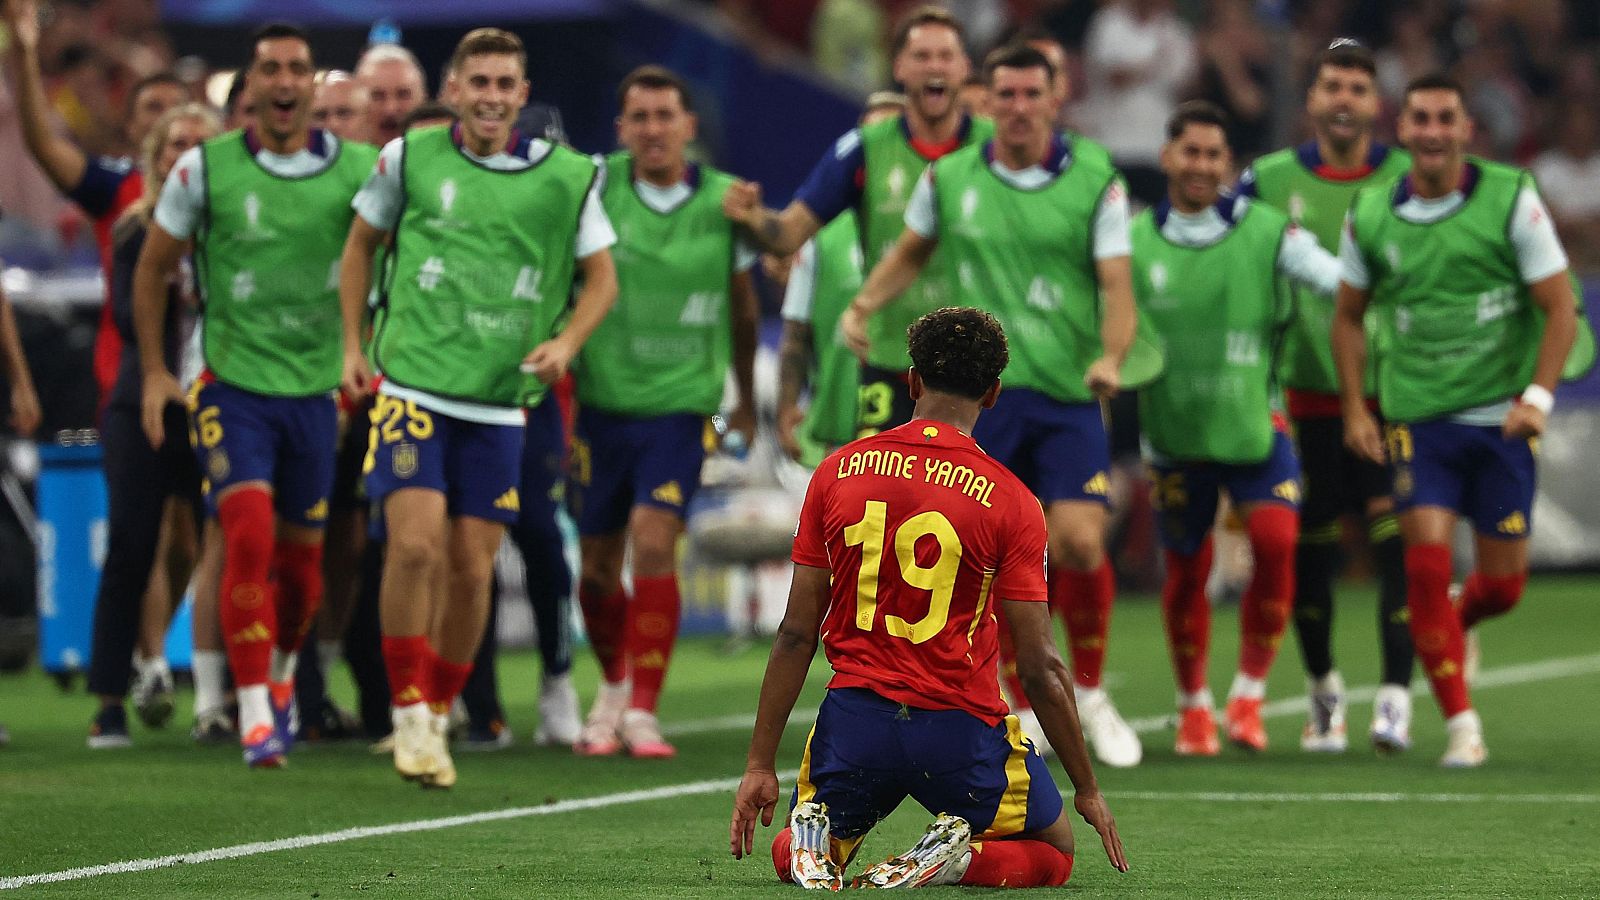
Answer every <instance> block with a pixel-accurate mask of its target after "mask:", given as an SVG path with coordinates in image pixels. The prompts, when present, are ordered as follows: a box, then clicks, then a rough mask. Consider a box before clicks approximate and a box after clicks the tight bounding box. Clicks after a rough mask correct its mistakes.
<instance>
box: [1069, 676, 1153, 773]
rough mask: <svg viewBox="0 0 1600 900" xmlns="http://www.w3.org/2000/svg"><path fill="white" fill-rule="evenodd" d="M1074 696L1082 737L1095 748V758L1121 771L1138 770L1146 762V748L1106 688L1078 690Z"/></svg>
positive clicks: (1075, 690)
mask: <svg viewBox="0 0 1600 900" xmlns="http://www.w3.org/2000/svg"><path fill="white" fill-rule="evenodd" d="M1074 693H1075V694H1076V695H1077V699H1078V719H1079V721H1080V722H1081V723H1082V725H1083V735H1084V737H1086V738H1088V739H1089V743H1090V744H1092V745H1094V755H1095V758H1097V759H1099V760H1100V761H1101V762H1103V763H1105V764H1106V765H1108V766H1112V767H1114V768H1118V769H1127V768H1132V767H1133V766H1137V765H1138V764H1139V761H1140V760H1141V759H1143V758H1144V745H1143V744H1141V743H1140V742H1139V735H1138V734H1137V733H1135V732H1134V730H1133V727H1132V726H1130V725H1129V724H1128V723H1127V722H1126V721H1124V720H1123V718H1122V716H1121V714H1119V713H1118V712H1117V707H1116V706H1115V705H1113V704H1112V702H1111V696H1110V695H1109V694H1107V693H1106V692H1105V690H1104V689H1103V688H1089V689H1084V688H1075V689H1074Z"/></svg>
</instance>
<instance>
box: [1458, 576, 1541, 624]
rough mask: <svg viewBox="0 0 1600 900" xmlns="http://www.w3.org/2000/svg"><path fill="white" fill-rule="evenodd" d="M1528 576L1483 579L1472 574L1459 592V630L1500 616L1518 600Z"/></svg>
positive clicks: (1487, 577)
mask: <svg viewBox="0 0 1600 900" xmlns="http://www.w3.org/2000/svg"><path fill="white" fill-rule="evenodd" d="M1527 583H1528V573H1527V572H1518V573H1517V574H1515V575H1484V574H1482V573H1479V572H1473V573H1472V574H1471V575H1470V576H1469V577H1468V578H1467V583H1466V584H1465V585H1463V586H1462V589H1461V627H1462V628H1471V627H1473V626H1474V625H1477V624H1478V623H1479V622H1482V621H1483V620H1484V619H1492V618H1494V617H1495V616H1503V615H1505V614H1506V613H1508V612H1510V611H1511V610H1512V608H1513V607H1515V606H1516V605H1517V603H1518V602H1520V601H1521V600H1522V589H1523V588H1524V587H1525V586H1526V585H1527Z"/></svg>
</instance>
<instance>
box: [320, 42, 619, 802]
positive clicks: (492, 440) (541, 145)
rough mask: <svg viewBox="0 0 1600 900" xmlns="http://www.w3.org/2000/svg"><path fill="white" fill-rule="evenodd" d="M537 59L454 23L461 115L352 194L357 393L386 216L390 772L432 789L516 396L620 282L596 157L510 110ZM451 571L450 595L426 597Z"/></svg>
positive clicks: (512, 488) (504, 508)
mask: <svg viewBox="0 0 1600 900" xmlns="http://www.w3.org/2000/svg"><path fill="white" fill-rule="evenodd" d="M526 71H527V57H526V55H525V53H524V51H523V47H522V41H521V40H520V39H519V38H517V36H516V35H513V34H511V33H509V32H505V31H501V30H499V29H494V28H480V29H477V30H475V31H472V32H470V33H468V34H467V36H466V37H464V38H462V39H461V43H460V44H458V45H457V46H456V50H455V54H454V56H452V58H451V60H450V70H449V78H450V80H451V82H452V83H453V85H454V87H455V90H456V91H457V92H458V93H457V96H458V97H459V99H460V121H459V123H458V124H456V125H454V126H435V127H431V128H420V129H415V130H412V131H410V132H407V133H405V134H404V135H403V136H402V137H400V138H397V139H396V140H394V141H391V142H390V143H389V144H388V145H387V146H386V147H384V149H383V152H382V153H381V154H380V156H379V157H378V164H377V168H376V169H375V170H374V171H373V173H372V176H371V177H370V178H369V179H368V180H367V183H366V186H365V187H363V188H362V189H361V193H360V194H358V195H357V196H356V199H355V203H354V206H355V209H356V212H357V216H356V219H355V221H354V222H352V223H351V226H350V234H349V239H348V241H347V243H346V245H345V253H344V261H343V266H342V268H341V271H340V300H341V302H342V304H343V311H344V346H345V351H344V359H345V382H346V390H347V391H349V392H350V393H351V394H352V395H356V396H359V395H360V394H361V393H363V392H365V391H366V390H368V388H369V378H370V375H369V372H368V369H367V362H366V357H365V356H364V355H363V354H362V350H361V344H360V341H361V322H362V317H363V315H364V314H365V312H366V303H367V292H368V289H369V288H370V285H371V272H372V257H373V254H374V252H375V251H376V250H377V248H378V247H379V245H380V244H382V243H383V241H384V240H385V237H386V235H387V234H388V233H390V232H392V233H393V236H394V240H393V244H392V249H391V251H390V252H391V253H392V254H393V262H392V265H391V268H390V273H391V275H390V279H389V283H388V284H386V285H385V286H384V287H383V292H382V298H383V299H382V301H381V302H382V304H383V310H384V315H383V319H382V324H381V325H380V326H379V328H378V333H377V337H376V340H375V346H374V350H373V356H374V360H375V362H376V365H377V368H378V370H379V371H380V373H381V374H382V376H383V379H384V380H383V383H382V386H381V387H380V389H379V392H378V402H377V405H376V406H375V407H374V409H373V413H372V434H371V438H370V440H371V446H370V449H369V450H368V456H367V460H368V462H367V493H368V495H369V496H371V497H372V498H373V500H374V502H376V503H378V504H380V506H381V511H382V515H383V525H384V528H385V529H386V532H387V538H388V547H387V554H386V556H385V559H384V572H383V583H382V589H381V593H380V599H379V603H380V605H381V609H382V624H383V634H384V637H383V648H384V662H385V665H386V667H387V668H388V671H389V689H390V691H391V693H392V694H393V703H394V706H395V709H394V726H395V741H394V763H395V769H396V770H397V771H399V773H400V774H401V775H402V776H404V777H406V778H408V779H416V780H419V781H421V782H422V784H423V785H424V786H433V787H449V786H450V785H452V784H454V783H455V779H456V772H455V766H454V764H453V762H452V761H451V759H450V754H449V748H448V746H447V745H446V741H445V732H446V726H447V721H446V720H447V717H448V716H447V713H448V711H449V708H450V704H451V702H452V701H453V700H454V699H455V697H456V695H458V694H459V693H460V692H461V686H462V685H463V684H464V683H465V682H466V679H467V676H468V675H469V674H470V673H471V670H472V658H473V654H474V652H475V651H476V650H477V647H478V641H479V640H480V639H481V638H482V636H483V629H484V622H485V621H486V620H487V618H488V612H489V610H488V602H489V582H490V579H491V577H492V575H493V568H494V554H495V551H496V550H498V549H499V547H500V541H501V537H502V536H503V535H504V533H505V528H506V525H507V524H508V523H510V522H512V521H514V520H515V519H516V517H517V512H518V509H519V500H518V494H517V478H518V473H519V468H520V462H521V454H522V430H523V419H524V412H523V407H525V406H527V405H530V404H533V403H537V402H538V401H539V399H540V398H541V397H542V396H543V395H544V393H545V388H546V385H548V384H550V383H551V382H553V381H555V380H556V379H558V378H560V377H561V375H562V374H563V373H564V372H565V371H566V369H567V366H568V364H569V362H570V361H571V360H572V358H573V357H574V356H575V355H576V354H577V352H578V350H579V349H581V348H582V346H583V342H584V341H585V340H586V339H587V338H588V337H589V335H590V334H591V333H592V332H593V331H594V328H595V326H596V325H598V324H599V323H600V320H601V319H603V318H604V317H605V314H606V312H607V310H609V309H610V308H611V303H612V301H613V300H614V299H615V297H616V274H615V271H614V269H613V267H612V263H611V254H610V252H609V251H608V250H607V248H608V247H609V246H610V245H611V244H612V243H614V241H615V236H614V235H613V233H612V231H611V226H610V223H609V222H607V220H606V217H605V212H604V210H603V209H601V208H600V203H599V197H598V193H597V191H596V190H595V187H594V183H595V176H596V170H595V165H594V163H593V161H591V160H590V159H588V158H587V157H585V156H582V155H581V154H578V153H575V152H573V151H571V150H568V149H566V148H564V147H560V146H556V145H553V144H550V143H549V142H547V141H544V140H537V139H536V140H529V139H526V138H522V137H519V136H518V135H517V134H516V132H515V131H514V130H513V129H512V127H511V123H512V121H513V120H515V118H516V115H517V111H518V110H519V109H521V108H522V106H523V104H525V103H526V102H527V99H528V82H527V79H526V76H525V73H526ZM578 275H581V276H582V279H583V287H582V289H581V290H580V291H579V292H578V296H577V301H576V304H575V305H574V306H573V308H572V310H571V317H570V320H568V321H567V322H566V325H565V327H564V328H562V327H561V319H562V317H563V315H564V314H565V313H566V312H567V306H568V304H567V298H568V296H569V295H570V293H571V291H572V287H573V282H574V278H575V277H576V276H578ZM441 573H443V574H444V578H443V579H442V581H441V578H440V575H441ZM439 583H443V584H445V585H446V587H445V595H444V596H441V597H430V596H429V590H430V587H431V586H432V585H435V584H439ZM435 620H437V621H438V622H439V623H440V625H439V628H438V634H439V646H437V647H432V646H430V644H429V640H428V634H429V631H430V623H432V622H434V621H435Z"/></svg>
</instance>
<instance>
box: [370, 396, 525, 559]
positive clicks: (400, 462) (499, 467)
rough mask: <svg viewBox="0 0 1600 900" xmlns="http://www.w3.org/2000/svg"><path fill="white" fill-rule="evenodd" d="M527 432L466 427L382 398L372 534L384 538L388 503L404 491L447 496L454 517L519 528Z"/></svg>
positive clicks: (376, 418)
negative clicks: (520, 483)
mask: <svg viewBox="0 0 1600 900" xmlns="http://www.w3.org/2000/svg"><path fill="white" fill-rule="evenodd" d="M522 432H523V427H522V426H521V425H488V424H484V423H482V422H468V421H466V420H464V419H457V418H455V417H454V416H447V415H445V414H444V413H440V412H434V411H432V410H429V409H427V408H425V407H422V406H419V405H418V404H417V402H416V401H414V400H401V399H398V398H395V397H389V396H385V395H383V394H379V395H378V402H377V403H376V405H374V406H373V408H372V429H371V432H370V434H369V435H368V438H367V440H368V445H367V447H368V449H367V462H366V466H365V470H366V475H367V496H368V497H370V498H372V504H373V513H374V515H373V517H372V520H373V535H374V536H375V537H377V538H379V539H381V538H382V537H383V535H384V533H385V529H384V528H383V525H382V522H383V516H382V513H383V502H384V500H385V499H387V498H388V496H389V495H390V494H392V493H394V492H395V491H398V490H401V489H402V488H425V489H428V490H433V491H438V492H439V493H441V494H444V496H445V504H446V509H447V510H448V512H449V515H450V517H451V518H455V517H457V516H472V517H473V518H476V519H486V520H488V521H490V522H499V523H501V524H504V525H509V524H511V523H512V522H515V521H516V520H517V514H518V512H519V511H520V510H521V509H522V501H521V496H520V493H519V492H518V490H517V479H518V476H519V475H520V471H519V470H520V469H521V465H522Z"/></svg>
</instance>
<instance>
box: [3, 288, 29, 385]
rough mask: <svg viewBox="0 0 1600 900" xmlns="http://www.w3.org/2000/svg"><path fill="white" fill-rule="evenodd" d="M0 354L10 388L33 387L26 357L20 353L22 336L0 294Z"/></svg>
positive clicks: (9, 303)
mask: <svg viewBox="0 0 1600 900" xmlns="http://www.w3.org/2000/svg"><path fill="white" fill-rule="evenodd" d="M0 354H4V356H5V360H4V362H5V367H6V380H7V381H8V382H10V383H11V385H12V386H19V385H23V386H27V387H28V388H29V389H30V390H31V389H32V386H33V375H32V374H31V373H30V372H29V371H28V357H27V356H26V355H24V354H23V352H22V335H21V333H20V332H19V331H18V330H17V317H16V314H15V313H13V312H12V309H11V301H9V300H8V299H6V297H5V295H4V294H0Z"/></svg>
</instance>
